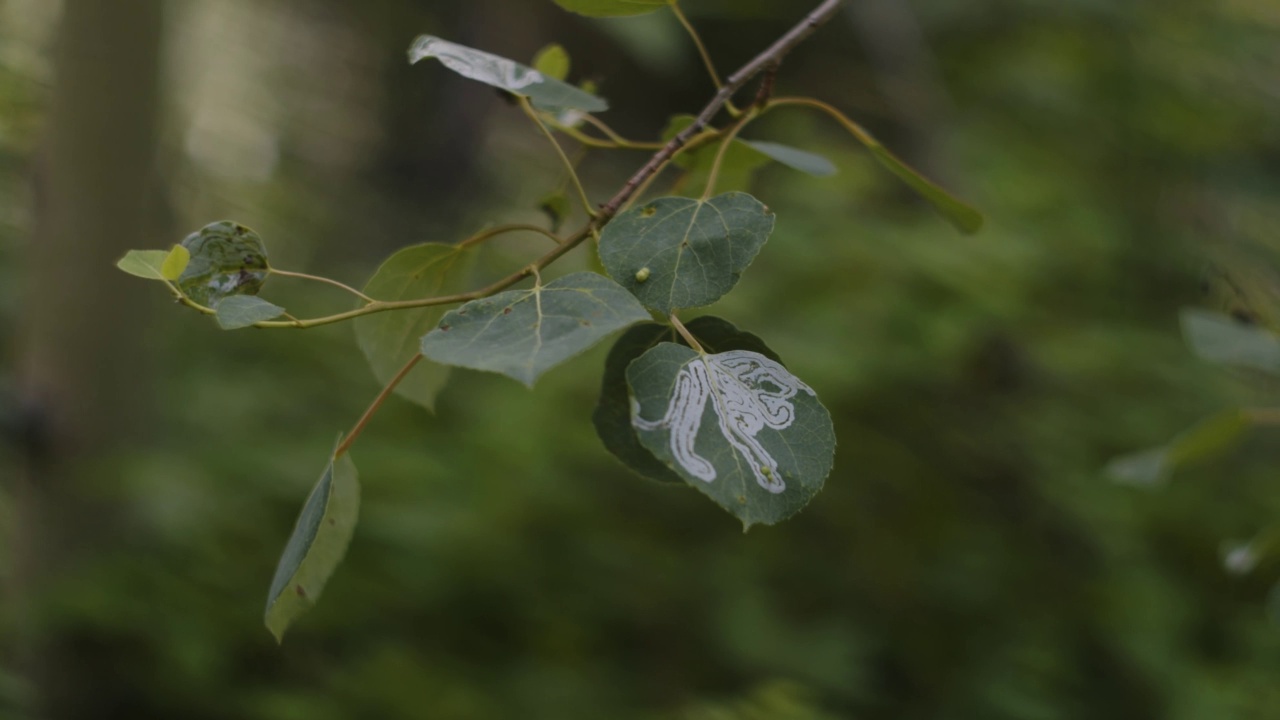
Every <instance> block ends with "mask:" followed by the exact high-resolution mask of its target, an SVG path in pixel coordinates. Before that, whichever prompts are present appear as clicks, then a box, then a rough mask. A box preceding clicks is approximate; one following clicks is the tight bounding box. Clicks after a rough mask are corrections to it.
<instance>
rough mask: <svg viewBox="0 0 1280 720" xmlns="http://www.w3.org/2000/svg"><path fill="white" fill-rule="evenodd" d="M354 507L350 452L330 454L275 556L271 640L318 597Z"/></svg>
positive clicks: (342, 550)
mask: <svg viewBox="0 0 1280 720" xmlns="http://www.w3.org/2000/svg"><path fill="white" fill-rule="evenodd" d="M359 512H360V483H359V480H358V478H357V475H356V466H355V465H354V464H353V463H352V462H351V456H350V455H343V456H342V457H340V458H336V459H330V460H329V464H328V466H326V467H325V469H324V473H323V474H321V475H320V480H319V482H317V483H316V486H315V487H314V488H313V489H312V490H311V494H310V495H309V496H308V497H307V502H306V504H305V505H303V506H302V513H301V514H300V515H299V516H298V522H297V524H296V525H295V526H294V528H293V534H292V535H290V536H289V542H288V543H287V544H286V545H285V547H284V552H283V553H282V554H281V556H280V563H279V565H277V567H276V574H275V577H274V578H273V579H272V580H271V590H270V592H268V593H267V609H266V614H265V617H264V620H265V622H266V626H267V629H268V630H270V631H271V634H272V635H274V636H275V638H276V642H281V641H282V640H283V639H284V633H285V630H287V629H288V628H289V625H290V624H292V623H293V621H294V620H296V619H297V618H298V616H299V615H301V614H302V613H304V612H306V611H307V610H308V609H310V607H311V606H312V605H314V604H315V602H316V600H318V599H319V598H320V593H321V591H323V590H324V586H325V583H327V582H328V581H329V578H330V576H332V575H333V571H334V570H335V569H336V568H337V567H338V564H339V563H340V562H342V556H343V555H345V554H346V551H347V545H348V544H350V542H351V536H352V534H353V533H354V532H355V526H356V518H357V516H358V515H359Z"/></svg>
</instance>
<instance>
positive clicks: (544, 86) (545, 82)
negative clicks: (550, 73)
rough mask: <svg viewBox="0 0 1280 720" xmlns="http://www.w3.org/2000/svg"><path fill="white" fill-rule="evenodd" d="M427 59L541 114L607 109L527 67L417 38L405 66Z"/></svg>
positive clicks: (437, 40) (430, 38)
mask: <svg viewBox="0 0 1280 720" xmlns="http://www.w3.org/2000/svg"><path fill="white" fill-rule="evenodd" d="M431 57H433V58H436V59H437V60H439V61H440V62H441V63H443V64H444V66H445V67H447V68H449V69H450V70H452V71H454V72H456V73H458V74H459V75H462V76H463V77H466V78H470V79H472V80H476V81H479V82H482V83H485V84H487V85H492V86H494V87H496V88H501V89H503V90H506V91H507V92H509V93H512V94H513V95H520V96H522V97H527V98H529V100H531V101H532V102H533V104H534V105H537V106H538V107H540V108H542V109H544V110H558V109H564V108H576V109H578V110H585V111H587V112H603V111H605V110H608V109H609V104H608V103H606V102H605V101H604V100H601V99H600V98H598V97H596V96H595V95H592V94H590V93H587V92H584V91H582V90H579V89H578V88H576V87H574V86H572V85H569V84H568V83H564V82H561V81H559V80H556V79H554V78H551V77H547V76H546V75H544V74H542V73H540V72H538V71H537V70H534V69H533V68H531V67H529V66H527V65H521V64H520V63H518V62H515V61H514V60H508V59H507V58H504V57H499V56H497V55H491V54H489V53H487V52H484V51H481V50H476V49H474V48H469V47H466V46H465V45H458V44H457V43H451V42H449V41H448V40H441V39H440V38H438V37H434V36H431V35H419V36H418V38H417V39H416V40H414V41H413V45H412V46H411V47H410V48H409V62H410V63H416V62H418V61H419V60H422V59H423V58H431Z"/></svg>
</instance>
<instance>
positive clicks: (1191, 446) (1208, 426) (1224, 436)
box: [1103, 409, 1250, 486]
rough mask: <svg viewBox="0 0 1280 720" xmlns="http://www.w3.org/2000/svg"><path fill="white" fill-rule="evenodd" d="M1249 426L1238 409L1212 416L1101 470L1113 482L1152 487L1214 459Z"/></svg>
mask: <svg viewBox="0 0 1280 720" xmlns="http://www.w3.org/2000/svg"><path fill="white" fill-rule="evenodd" d="M1249 427H1250V420H1249V417H1248V415H1246V414H1245V413H1244V412H1242V411H1241V410H1239V409H1233V410H1226V411H1224V412H1221V413H1218V414H1217V415H1212V416H1210V417H1209V418H1207V419H1205V420H1203V421H1201V422H1200V423H1198V424H1196V425H1195V426H1194V427H1192V428H1191V429H1189V430H1187V431H1186V432H1183V433H1182V434H1180V435H1178V436H1177V437H1175V438H1174V439H1173V440H1171V441H1170V442H1169V443H1168V444H1167V445H1163V446H1161V447H1157V448H1151V449H1149V450H1144V451H1142V452H1138V453H1133V454H1131V455H1125V456H1122V457H1119V458H1116V459H1114V460H1112V461H1111V462H1110V463H1108V464H1107V466H1106V468H1105V469H1104V470H1103V472H1104V473H1106V474H1107V475H1109V476H1111V477H1112V478H1113V479H1115V480H1116V481H1117V482H1122V483H1126V484H1129V485H1145V486H1149V485H1156V484H1159V483H1162V482H1164V481H1165V480H1167V479H1168V477H1169V475H1170V474H1172V473H1173V471H1174V470H1176V469H1177V468H1179V467H1180V466H1183V465H1186V464H1189V463H1193V462H1197V461H1200V460H1205V459H1208V458H1211V457H1215V456H1217V455H1219V454H1221V453H1223V452H1225V451H1226V450H1228V449H1229V448H1231V447H1232V446H1234V445H1235V444H1237V443H1238V442H1239V441H1240V439H1241V437H1242V436H1243V435H1244V433H1245V431H1246V430H1248V429H1249Z"/></svg>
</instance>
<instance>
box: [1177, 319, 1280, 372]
mask: <svg viewBox="0 0 1280 720" xmlns="http://www.w3.org/2000/svg"><path fill="white" fill-rule="evenodd" d="M1182 333H1183V336H1184V337H1185V338H1186V340H1187V344H1188V345H1190V346H1191V350H1192V351H1193V352H1195V354H1196V355H1197V356H1199V357H1201V358H1203V359H1205V360H1208V361H1209V362H1213V363H1218V364H1221V365H1231V366H1235V367H1246V368H1252V369H1254V370H1262V371H1264V372H1268V373H1272V374H1280V337H1276V336H1275V335H1273V334H1272V333H1270V332H1268V331H1266V330H1264V329H1262V328H1260V327H1258V326H1257V325H1251V324H1248V323H1243V322H1240V321H1238V320H1234V319H1232V318H1231V317H1228V316H1226V315H1219V314H1218V313H1213V312H1208V311H1206V310H1196V309H1187V310H1183V311H1182Z"/></svg>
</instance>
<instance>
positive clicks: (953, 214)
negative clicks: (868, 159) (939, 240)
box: [864, 135, 983, 233]
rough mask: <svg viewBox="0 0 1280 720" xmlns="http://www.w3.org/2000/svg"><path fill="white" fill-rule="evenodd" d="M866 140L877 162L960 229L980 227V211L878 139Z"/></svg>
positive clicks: (971, 229)
mask: <svg viewBox="0 0 1280 720" xmlns="http://www.w3.org/2000/svg"><path fill="white" fill-rule="evenodd" d="M866 140H870V142H869V143H866V145H867V149H868V150H870V151H871V155H872V156H874V157H875V159H876V160H879V161H880V164H881V165H883V166H885V168H887V169H888V170H889V172H891V173H893V174H894V175H897V176H898V179H899V180H902V182H904V183H906V184H907V185H908V186H909V187H910V188H911V189H912V190H915V191H916V192H917V193H919V194H920V196H921V197H923V198H924V199H925V200H928V201H929V202H930V203H931V204H932V205H933V207H934V209H936V210H937V211H938V212H939V213H941V214H942V216H943V217H944V218H946V219H947V220H948V221H949V222H950V223H951V224H952V225H955V226H956V228H958V229H959V230H960V231H961V232H964V233H975V232H977V231H978V230H979V229H981V228H982V223H983V219H982V213H980V212H978V211H977V210H975V209H973V208H972V207H970V206H969V205H967V204H965V203H964V202H963V201H961V200H960V199H958V198H956V197H955V196H954V195H952V194H951V193H949V192H947V191H946V190H944V189H942V187H941V186H939V185H937V184H936V183H934V182H933V181H931V180H929V179H928V178H926V177H925V176H923V175H921V174H920V173H919V172H916V170H915V169H913V168H912V167H911V166H910V165H908V164H906V163H904V162H902V161H901V160H899V159H898V158H897V157H896V156H895V155H894V154H893V153H891V152H889V151H888V150H887V149H886V148H885V147H884V146H883V145H881V144H880V143H879V141H877V140H875V139H874V138H872V137H871V136H869V135H868V136H867V138H866ZM864 142H865V140H864Z"/></svg>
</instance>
